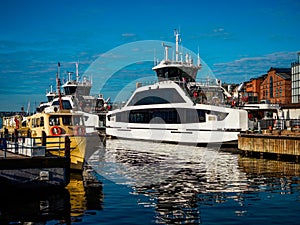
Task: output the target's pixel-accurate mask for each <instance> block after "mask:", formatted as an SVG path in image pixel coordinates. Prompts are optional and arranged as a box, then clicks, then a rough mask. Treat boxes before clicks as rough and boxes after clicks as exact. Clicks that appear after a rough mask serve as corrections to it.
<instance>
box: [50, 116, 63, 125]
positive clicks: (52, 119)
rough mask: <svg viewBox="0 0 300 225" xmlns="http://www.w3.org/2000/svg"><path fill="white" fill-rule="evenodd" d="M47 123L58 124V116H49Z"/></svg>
mask: <svg viewBox="0 0 300 225" xmlns="http://www.w3.org/2000/svg"><path fill="white" fill-rule="evenodd" d="M49 125H50V126H58V125H60V123H59V117H58V116H50V117H49Z"/></svg>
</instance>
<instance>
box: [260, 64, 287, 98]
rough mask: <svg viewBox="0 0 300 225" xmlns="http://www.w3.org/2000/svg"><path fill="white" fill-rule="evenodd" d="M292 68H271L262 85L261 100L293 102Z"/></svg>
mask: <svg viewBox="0 0 300 225" xmlns="http://www.w3.org/2000/svg"><path fill="white" fill-rule="evenodd" d="M291 95H292V92H291V68H272V67H271V68H270V70H269V71H268V74H267V76H266V77H265V79H264V80H263V82H262V83H261V85H260V101H268V102H270V103H274V104H290V103H291Z"/></svg>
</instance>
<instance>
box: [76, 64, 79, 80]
mask: <svg viewBox="0 0 300 225" xmlns="http://www.w3.org/2000/svg"><path fill="white" fill-rule="evenodd" d="M75 66H76V81H77V82H78V81H79V72H78V62H76V64H75Z"/></svg>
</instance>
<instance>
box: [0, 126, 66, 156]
mask: <svg viewBox="0 0 300 225" xmlns="http://www.w3.org/2000/svg"><path fill="white" fill-rule="evenodd" d="M0 150H2V151H3V156H2V157H4V158H6V157H7V156H8V154H7V153H13V154H15V155H23V156H27V157H48V156H55V157H70V139H69V137H68V136H46V134H44V135H43V136H42V137H30V136H19V135H18V132H17V131H15V133H12V134H9V133H7V132H6V133H5V132H3V133H1V134H0ZM0 157H1V156H0Z"/></svg>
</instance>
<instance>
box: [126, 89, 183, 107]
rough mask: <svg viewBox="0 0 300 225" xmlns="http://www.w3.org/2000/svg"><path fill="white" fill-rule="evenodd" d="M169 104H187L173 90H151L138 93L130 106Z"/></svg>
mask: <svg viewBox="0 0 300 225" xmlns="http://www.w3.org/2000/svg"><path fill="white" fill-rule="evenodd" d="M167 103H185V101H184V99H183V98H182V97H181V96H180V94H179V93H178V92H177V91H176V90H175V89H173V88H163V89H159V88H158V89H151V90H147V91H142V92H137V93H136V94H135V95H134V96H133V98H132V99H131V101H130V102H129V103H128V105H129V106H135V105H154V104H167Z"/></svg>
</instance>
